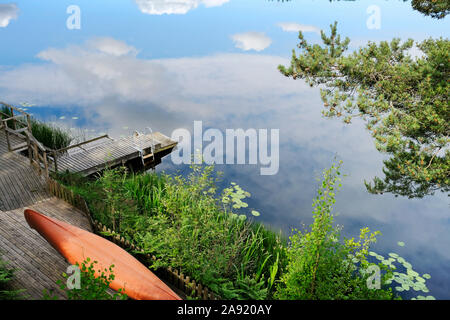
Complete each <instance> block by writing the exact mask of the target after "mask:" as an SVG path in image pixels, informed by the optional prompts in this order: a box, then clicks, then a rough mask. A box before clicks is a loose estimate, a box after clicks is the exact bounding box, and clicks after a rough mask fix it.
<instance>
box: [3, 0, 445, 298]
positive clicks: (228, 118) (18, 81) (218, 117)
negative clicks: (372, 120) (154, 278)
mask: <svg viewBox="0 0 450 320" xmlns="http://www.w3.org/2000/svg"><path fill="white" fill-rule="evenodd" d="M1 3H4V1H2V2H1ZM101 3H102V4H101V5H99V4H97V3H96V5H95V6H94V5H93V4H92V3H89V2H88V1H79V6H80V8H81V10H82V28H81V30H72V31H70V30H67V29H66V28H65V20H66V18H67V14H66V13H65V9H66V7H67V6H68V5H69V4H71V3H69V2H68V1H60V2H58V3H57V4H55V2H50V1H42V3H40V6H37V5H36V4H33V3H30V2H25V1H18V2H17V6H18V8H19V11H18V13H17V16H16V18H15V19H12V18H11V19H10V20H8V21H9V23H8V25H7V26H6V27H0V39H1V42H2V47H3V48H8V49H7V50H2V52H1V53H0V57H1V60H0V61H1V62H0V97H1V100H5V101H7V102H10V103H20V102H24V101H26V102H30V103H34V104H36V106H34V107H31V108H29V110H28V111H29V112H31V113H33V114H34V115H35V116H37V117H38V118H41V119H44V120H47V121H56V122H59V123H62V124H64V125H66V126H68V127H72V128H80V127H81V128H83V129H86V128H87V129H88V130H89V131H88V132H86V136H88V135H95V134H99V133H103V132H108V133H109V134H110V135H112V136H113V137H120V136H121V135H129V134H131V132H132V131H133V130H134V129H137V130H140V131H143V130H144V128H145V127H147V126H151V127H152V129H153V130H154V131H161V132H163V133H165V134H166V135H170V134H171V132H172V131H173V130H174V129H176V128H186V129H188V130H191V131H192V130H193V121H194V120H202V121H203V126H204V128H208V127H211V128H217V129H220V130H222V131H223V132H225V129H227V128H231V129H237V128H244V129H248V128H256V129H258V128H267V129H271V128H274V129H280V170H279V172H278V174H277V175H274V176H260V175H259V167H258V166H249V165H245V166H242V165H228V166H217V169H218V170H221V171H224V173H225V180H224V181H223V186H226V185H227V184H229V183H230V182H231V181H235V182H237V183H238V184H239V185H241V187H242V188H243V189H244V190H247V191H249V192H251V193H252V197H251V199H250V200H249V205H250V207H251V208H254V209H256V210H258V211H260V212H261V216H260V217H258V218H256V219H258V220H260V221H263V222H265V223H266V224H268V225H271V226H272V227H273V228H274V229H277V230H278V229H281V230H283V231H284V232H285V233H289V230H290V229H291V228H292V227H300V226H301V224H302V223H303V224H306V225H308V224H310V223H311V211H312V208H311V203H312V199H313V198H314V196H315V193H316V190H317V184H318V182H317V181H316V178H319V177H320V174H321V172H322V170H323V169H324V168H326V167H329V166H330V164H331V162H332V160H333V158H334V156H335V155H336V156H337V157H338V158H339V159H342V160H343V161H344V165H343V171H344V172H345V173H347V174H348V177H346V178H345V180H344V183H343V190H342V192H341V193H340V194H339V195H338V198H337V204H336V207H335V210H336V212H339V215H338V217H337V218H336V222H337V223H338V224H340V225H344V231H343V233H344V235H345V236H357V234H358V230H359V229H360V228H362V227H364V226H369V227H370V228H371V229H372V230H380V231H381V232H382V233H383V235H382V236H381V237H380V238H379V242H378V243H377V244H376V246H375V248H374V249H375V251H378V252H380V253H383V254H387V253H388V252H397V253H399V254H400V255H401V256H403V257H404V258H405V259H406V260H408V261H410V262H411V263H412V265H413V267H414V268H415V269H416V270H417V271H418V272H420V273H430V274H431V275H432V279H431V280H429V281H428V283H429V288H430V291H431V293H430V294H432V295H434V296H435V297H436V298H447V299H448V298H450V276H449V274H448V271H449V267H448V266H449V265H450V250H449V249H448V248H449V245H450V232H449V231H450V218H449V217H450V215H449V204H448V197H447V196H446V195H443V194H436V195H435V196H432V197H427V198H424V199H414V200H411V199H405V198H395V197H393V196H391V195H381V196H380V195H378V196H375V195H370V194H368V193H367V192H366V190H365V187H364V184H363V181H364V179H366V180H370V179H371V178H372V177H374V176H375V175H379V176H381V175H382V171H381V168H382V160H383V155H381V154H380V153H379V152H377V151H376V149H375V147H374V143H373V141H372V139H371V137H370V135H369V133H368V132H367V131H366V130H365V129H364V124H363V123H362V122H359V121H355V122H354V123H353V124H352V125H350V126H346V125H344V124H342V123H341V122H340V121H339V120H329V119H324V118H323V117H321V114H320V111H321V107H322V103H321V100H320V96H319V91H318V89H316V88H309V87H308V86H306V85H305V84H304V83H302V82H301V81H293V80H291V79H286V78H284V77H283V76H281V74H279V72H278V71H277V69H276V67H277V65H278V64H288V63H289V58H290V54H291V50H292V48H294V47H295V45H296V44H297V36H296V32H290V31H289V30H292V29H293V28H294V29H295V28H299V25H300V27H301V28H303V30H305V31H306V32H305V34H306V36H307V38H308V39H310V40H311V41H318V40H319V35H318V32H317V31H318V30H319V29H323V28H328V25H329V24H330V23H332V22H333V21H334V20H337V21H338V22H339V30H340V32H341V33H342V34H343V35H345V36H349V37H350V38H351V39H352V43H351V47H352V49H353V48H356V47H358V46H359V45H363V44H364V43H366V42H367V41H368V40H372V41H380V40H385V39H391V38H392V37H397V36H398V37H402V38H407V37H413V38H415V39H417V40H421V39H424V38H427V37H430V36H433V37H439V36H443V37H448V31H447V32H446V31H445V30H450V25H449V22H448V19H447V20H444V21H435V20H432V19H430V18H425V17H422V16H421V15H420V14H419V13H417V12H414V11H412V10H411V9H410V4H409V3H403V2H399V1H392V2H387V1H384V2H380V3H379V6H380V8H381V13H382V20H381V23H382V24H381V29H379V30H369V29H367V27H366V20H367V17H368V15H367V14H366V9H367V7H368V6H369V5H371V4H372V3H370V2H368V1H360V2H355V3H353V2H351V3H339V4H329V3H328V1H325V3H321V2H319V1H301V4H300V3H299V1H293V2H292V3H284V4H282V3H276V2H270V1H263V0H261V1H227V0H195V1H179V3H178V5H177V6H173V2H169V1H150V0H138V1H136V2H133V1H123V2H120V3H118V2H115V3H114V5H112V4H109V3H107V2H106V1H103V2H101ZM0 8H1V6H0ZM8 12H9V14H11V11H8ZM48 14H50V16H47V15H48ZM5 17H6V18H5ZM2 18H3V20H2ZM5 19H7V16H6V15H5V13H4V12H3V16H2V11H1V9H0V22H1V21H6V20H5ZM3 24H5V23H3ZM0 25H1V24H0ZM3 44H4V46H3ZM413 54H417V52H413ZM61 117H64V118H62V119H61ZM73 117H75V118H77V119H73ZM162 170H165V171H167V172H175V171H177V170H180V171H182V172H186V171H187V168H186V167H185V166H174V165H173V164H172V163H171V160H170V157H167V158H166V159H165V160H164V161H163V164H161V165H160V166H159V167H158V171H162ZM248 212H250V210H248ZM398 241H403V242H405V243H406V246H405V247H399V246H397V242H398Z"/></svg>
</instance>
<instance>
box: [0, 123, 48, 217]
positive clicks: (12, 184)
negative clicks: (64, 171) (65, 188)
mask: <svg viewBox="0 0 450 320" xmlns="http://www.w3.org/2000/svg"><path fill="white" fill-rule="evenodd" d="M10 141H11V144H13V145H16V144H18V143H20V142H22V141H21V140H20V139H18V138H16V137H15V136H12V135H10ZM49 197H50V196H49V194H48V193H47V191H46V188H45V178H44V177H43V176H40V175H38V174H37V172H36V171H35V170H34V169H33V168H32V167H31V166H30V162H29V160H28V159H27V158H25V157H23V156H21V155H19V154H16V153H13V152H8V147H7V144H6V137H5V133H4V131H3V130H0V210H1V211H8V210H13V209H16V208H21V207H25V206H27V205H31V204H33V203H35V202H38V201H42V200H44V199H47V198H49Z"/></svg>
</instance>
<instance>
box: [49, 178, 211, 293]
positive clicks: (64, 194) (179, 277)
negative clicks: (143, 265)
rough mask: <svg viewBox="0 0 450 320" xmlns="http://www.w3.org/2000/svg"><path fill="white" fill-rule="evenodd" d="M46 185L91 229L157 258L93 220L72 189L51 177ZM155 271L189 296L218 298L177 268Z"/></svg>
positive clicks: (119, 243) (132, 249)
mask: <svg viewBox="0 0 450 320" xmlns="http://www.w3.org/2000/svg"><path fill="white" fill-rule="evenodd" d="M47 185H48V190H49V192H50V193H51V194H52V195H54V196H55V197H58V198H60V199H62V200H64V201H66V202H67V203H69V204H71V205H72V206H74V207H75V208H77V209H79V210H81V211H82V212H83V213H84V214H86V217H87V218H88V219H89V221H90V223H91V227H92V229H93V230H94V231H95V232H96V233H97V234H100V235H102V236H103V237H105V238H107V239H108V240H110V241H112V242H114V243H115V244H117V245H118V246H120V247H122V248H123V249H125V250H127V251H131V253H139V254H140V255H141V256H142V255H143V256H145V258H147V259H149V260H153V261H157V260H158V259H157V258H156V257H155V256H154V255H152V254H150V253H145V251H144V250H143V249H141V248H139V247H138V246H135V245H134V244H132V243H130V242H129V241H128V240H126V239H125V238H124V237H123V236H121V235H120V234H118V233H116V232H114V231H112V230H110V229H109V228H107V227H106V226H104V225H103V224H102V223H100V222H99V221H95V220H93V218H92V215H91V212H90V210H89V207H88V205H87V203H86V201H85V200H84V199H83V197H81V196H80V195H78V194H75V193H74V192H73V191H72V190H70V189H69V188H67V187H65V186H63V185H61V184H60V183H59V182H57V181H55V180H53V179H51V178H49V179H48V182H47ZM155 273H156V274H157V275H158V276H160V277H161V278H163V279H164V280H166V281H167V282H169V283H170V284H172V285H173V286H175V287H176V288H177V289H179V290H181V291H182V292H184V293H185V294H186V295H188V296H190V297H193V298H198V299H202V300H218V299H220V297H219V296H217V295H216V294H214V293H213V292H212V291H210V290H209V289H208V288H207V287H205V286H203V285H202V284H200V283H197V282H196V281H195V280H194V279H191V278H190V277H189V276H186V275H184V274H183V273H182V272H181V271H180V270H178V269H173V268H171V267H168V268H159V269H158V270H156V271H155Z"/></svg>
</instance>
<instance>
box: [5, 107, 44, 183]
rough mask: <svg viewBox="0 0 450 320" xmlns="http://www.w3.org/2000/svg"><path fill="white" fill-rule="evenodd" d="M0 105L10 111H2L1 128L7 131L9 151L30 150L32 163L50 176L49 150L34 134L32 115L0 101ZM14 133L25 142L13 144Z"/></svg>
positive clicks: (39, 170) (40, 171) (29, 155)
mask: <svg viewBox="0 0 450 320" xmlns="http://www.w3.org/2000/svg"><path fill="white" fill-rule="evenodd" d="M0 105H3V106H4V107H6V109H7V110H8V111H9V112H8V113H4V112H1V111H0V119H1V126H0V127H1V128H2V129H3V130H4V131H5V136H6V143H7V145H8V150H9V151H19V150H28V158H29V159H30V165H31V166H33V167H34V168H36V170H37V171H38V172H39V174H42V173H44V175H45V177H46V178H48V176H49V175H48V168H49V162H50V159H49V150H48V149H47V148H46V147H44V146H43V145H42V144H41V143H40V142H39V141H38V140H36V138H35V137H34V136H33V134H32V130H31V116H30V115H29V114H28V113H26V112H25V111H23V110H21V109H19V108H16V107H14V106H11V105H9V104H7V103H4V102H0ZM11 135H14V136H16V137H17V138H19V139H20V140H22V141H24V142H23V143H21V144H19V145H16V146H13V145H12V143H11V139H10V136H11Z"/></svg>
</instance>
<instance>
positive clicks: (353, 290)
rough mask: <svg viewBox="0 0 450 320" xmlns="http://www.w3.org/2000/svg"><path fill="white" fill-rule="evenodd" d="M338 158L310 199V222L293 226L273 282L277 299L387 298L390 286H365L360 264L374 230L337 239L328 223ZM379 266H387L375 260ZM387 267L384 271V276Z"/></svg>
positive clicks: (337, 185)
mask: <svg viewBox="0 0 450 320" xmlns="http://www.w3.org/2000/svg"><path fill="white" fill-rule="evenodd" d="M339 168H340V164H338V165H333V166H332V167H331V168H330V169H327V170H325V171H324V174H323V180H322V182H321V185H320V188H319V191H318V195H317V197H316V199H315V200H314V202H313V208H314V210H313V218H314V222H313V223H312V225H311V226H310V230H309V231H304V232H301V231H299V230H293V234H292V236H291V237H290V246H289V248H288V249H287V258H288V265H287V267H286V270H285V272H284V273H283V275H282V276H281V279H280V282H279V284H278V286H277V292H276V297H277V298H280V299H392V298H394V296H393V294H392V290H391V289H389V288H386V287H384V288H380V289H377V290H374V289H369V288H368V286H367V278H368V275H366V274H365V270H366V269H367V267H369V266H370V265H372V264H370V263H369V262H368V260H367V255H368V248H369V246H370V244H371V243H373V242H375V241H376V236H377V235H378V234H379V232H374V233H370V231H369V229H368V228H364V229H362V230H361V234H360V236H359V239H358V241H356V240H355V239H353V238H352V239H349V240H345V241H344V242H341V241H340V240H341V236H340V229H339V228H338V227H334V226H333V218H334V216H333V214H332V206H333V205H334V203H335V196H336V193H337V191H338V190H339V188H340V187H341V183H340V180H341V178H340V171H339ZM379 267H380V269H385V270H387V271H389V270H388V268H387V267H385V266H383V265H379ZM386 275H389V272H386V273H384V275H383V276H384V277H386Z"/></svg>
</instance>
